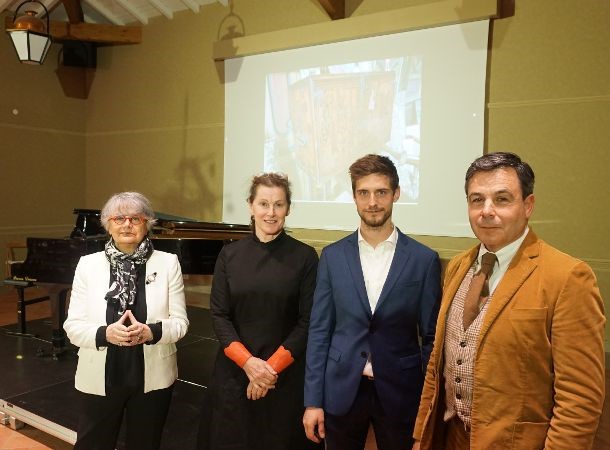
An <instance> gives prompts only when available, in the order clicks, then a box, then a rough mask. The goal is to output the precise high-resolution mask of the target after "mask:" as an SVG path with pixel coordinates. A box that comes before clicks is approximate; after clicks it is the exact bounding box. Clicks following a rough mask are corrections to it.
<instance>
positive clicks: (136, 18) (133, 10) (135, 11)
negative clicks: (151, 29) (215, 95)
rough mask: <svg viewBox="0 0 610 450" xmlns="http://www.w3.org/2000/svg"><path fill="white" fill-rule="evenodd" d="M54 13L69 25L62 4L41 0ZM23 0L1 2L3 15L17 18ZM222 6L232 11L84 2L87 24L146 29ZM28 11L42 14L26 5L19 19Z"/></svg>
mask: <svg viewBox="0 0 610 450" xmlns="http://www.w3.org/2000/svg"><path fill="white" fill-rule="evenodd" d="M40 1H41V2H42V3H43V4H44V5H45V7H46V8H47V10H49V12H50V15H49V16H50V18H51V20H58V21H64V22H67V21H68V17H67V14H66V11H65V9H64V7H63V4H62V2H61V1H60V0H40ZM21 3H22V0H0V13H2V12H5V11H10V12H11V14H14V12H15V9H17V8H18V7H19V5H20V4H21ZM212 3H220V4H221V5H223V6H225V7H228V6H229V0H82V2H81V5H82V8H83V13H84V16H85V20H84V21H85V22H86V23H98V24H103V23H107V24H113V25H137V24H142V25H146V24H147V23H148V21H149V20H150V19H153V18H155V17H159V16H165V17H166V18H167V19H172V18H173V17H174V14H175V13H177V12H179V11H186V10H190V11H191V12H192V13H198V12H199V10H200V8H201V6H203V5H209V4H212ZM26 9H34V10H36V11H41V10H42V8H41V7H40V6H39V5H36V3H31V4H29V5H27V4H26V5H23V6H22V7H21V9H20V10H19V15H21V13H23V12H24V11H25V10H26Z"/></svg>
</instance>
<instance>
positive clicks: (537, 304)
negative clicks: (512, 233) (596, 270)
mask: <svg viewBox="0 0 610 450" xmlns="http://www.w3.org/2000/svg"><path fill="white" fill-rule="evenodd" d="M478 250H479V248H478V246H477V247H474V248H472V249H471V250H469V251H467V252H465V253H463V254H461V255H458V256H456V257H455V258H454V259H452V260H451V262H450V263H449V265H448V267H447V271H446V274H445V282H444V290H443V300H442V304H441V309H440V313H439V317H438V322H437V328H436V337H435V345H434V350H433V352H432V355H431V357H430V363H429V364H428V369H427V373H426V380H425V384H424V389H423V393H422V398H421V403H420V408H419V414H418V417H417V422H416V425H415V431H414V436H415V438H416V439H418V440H421V449H422V450H424V449H439V450H440V449H443V448H444V422H443V419H442V417H443V412H444V409H445V401H444V379H443V364H444V362H443V353H444V350H443V344H444V339H445V323H446V320H447V313H448V311H449V306H450V304H451V301H452V300H453V297H454V296H455V293H456V291H457V289H458V287H459V285H460V283H461V281H462V279H463V278H464V276H465V274H466V272H467V271H468V269H469V268H470V266H471V264H472V262H473V261H474V258H475V257H476V256H477V253H478ZM604 323H605V317H604V304H603V301H602V299H601V296H600V293H599V289H598V287H597V282H596V279H595V275H594V274H593V271H592V270H591V268H590V267H589V266H588V265H587V264H585V263H584V262H582V261H579V260H577V259H575V258H572V257H571V256H568V255H566V254H564V253H561V252H560V251H558V250H557V249H555V248H553V247H551V246H549V245H548V244H546V243H545V242H543V241H542V240H539V239H538V238H537V236H536V235H535V234H534V233H533V231H531V230H530V232H529V233H528V235H527V237H526V238H525V240H524V242H523V244H522V245H521V247H520V248H519V250H518V251H517V254H516V255H515V257H514V258H513V260H512V261H511V263H510V266H509V268H508V271H507V272H506V274H505V275H504V277H503V279H502V280H501V282H500V284H499V285H498V287H497V288H496V290H495V292H494V296H493V300H492V303H491V304H490V305H489V309H488V310H487V314H486V316H485V318H484V322H483V324H482V327H481V332H480V335H479V339H478V342H477V353H476V359H475V370H474V391H473V405H472V428H471V440H470V442H471V445H470V448H471V449H473V450H491V449H502V450H507V449H522V450H536V449H547V450H556V449H567V450H586V449H589V448H591V445H592V443H593V439H594V437H595V432H596V429H597V425H598V422H599V417H600V414H601V411H602V405H603V402H604Z"/></svg>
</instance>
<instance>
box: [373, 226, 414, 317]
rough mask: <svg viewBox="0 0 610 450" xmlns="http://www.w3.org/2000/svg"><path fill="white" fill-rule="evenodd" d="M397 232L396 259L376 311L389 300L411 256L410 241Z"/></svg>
mask: <svg viewBox="0 0 610 450" xmlns="http://www.w3.org/2000/svg"><path fill="white" fill-rule="evenodd" d="M396 231H397V233H398V240H397V242H396V250H395V251H394V257H393V258H392V263H391V264H390V271H389V272H388V277H387V278H386V280H385V283H384V284H383V288H382V289H381V294H380V295H379V300H378V301H377V307H376V308H375V311H377V310H378V309H379V308H380V307H381V305H382V303H383V301H384V300H385V299H386V298H387V296H388V293H389V292H391V291H392V288H393V287H394V285H395V284H396V281H397V280H398V278H399V277H400V274H401V273H402V271H403V270H404V269H405V267H406V265H407V264H408V262H409V258H410V255H409V252H408V251H407V247H408V244H409V241H408V239H407V238H406V236H404V235H403V234H402V233H401V232H400V230H398V229H397V230H396Z"/></svg>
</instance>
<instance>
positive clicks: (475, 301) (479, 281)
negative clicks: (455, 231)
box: [462, 252, 498, 330]
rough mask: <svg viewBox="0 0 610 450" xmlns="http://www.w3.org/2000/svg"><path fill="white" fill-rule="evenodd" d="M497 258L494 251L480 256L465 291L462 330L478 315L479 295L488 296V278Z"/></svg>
mask: <svg viewBox="0 0 610 450" xmlns="http://www.w3.org/2000/svg"><path fill="white" fill-rule="evenodd" d="M497 259H498V258H497V257H496V255H495V253H490V252H487V253H485V254H483V256H482V257H481V268H480V269H479V271H478V272H477V273H475V274H474V276H473V277H472V281H471V282H470V287H469V288H468V292H467V293H466V299H465V300H464V314H463V317H462V319H463V324H464V330H467V329H468V327H469V326H470V324H471V323H472V322H473V321H474V319H476V318H477V316H478V315H479V305H480V304H481V297H487V296H489V283H488V279H489V276H490V275H491V272H492V271H493V269H494V264H495V263H496V260H497Z"/></svg>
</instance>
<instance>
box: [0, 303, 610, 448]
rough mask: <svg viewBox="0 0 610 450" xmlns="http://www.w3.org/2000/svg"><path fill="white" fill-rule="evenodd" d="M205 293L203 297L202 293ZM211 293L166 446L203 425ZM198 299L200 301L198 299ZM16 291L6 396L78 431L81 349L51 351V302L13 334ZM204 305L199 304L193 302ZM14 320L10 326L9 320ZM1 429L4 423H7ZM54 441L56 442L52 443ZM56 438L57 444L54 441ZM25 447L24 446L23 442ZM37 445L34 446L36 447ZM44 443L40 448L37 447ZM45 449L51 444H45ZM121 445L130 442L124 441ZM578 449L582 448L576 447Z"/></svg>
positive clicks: (2, 344) (604, 428)
mask: <svg viewBox="0 0 610 450" xmlns="http://www.w3.org/2000/svg"><path fill="white" fill-rule="evenodd" d="M199 297H201V298H199ZM206 297H207V296H206V295H200V296H197V295H195V296H193V295H191V296H190V298H191V302H190V304H191V306H189V307H188V315H189V320H190V322H191V324H190V327H189V332H188V334H187V335H186V336H185V337H184V339H182V340H181V341H180V342H179V343H178V348H179V351H178V367H179V380H178V382H177V383H176V388H175V390H174V393H173V399H172V404H171V407H170V413H169V418H168V423H167V426H166V427H165V430H164V437H163V443H162V448H163V449H164V450H173V449H180V450H182V449H189V448H195V440H196V435H197V429H198V427H199V417H200V414H199V410H200V407H201V405H202V404H203V402H204V397H205V390H206V388H205V386H206V385H207V383H208V381H209V378H210V375H211V371H212V366H213V361H214V355H215V353H216V351H217V348H218V343H217V341H216V339H215V337H214V333H213V331H212V326H211V321H210V316H209V310H208V309H207V308H205V307H201V306H207V304H205V303H206V302H207V300H206ZM193 300H194V301H193ZM15 301H16V298H14V296H13V295H11V294H9V295H0V367H1V373H2V378H1V380H0V399H2V400H5V401H10V402H11V403H13V404H15V405H16V406H19V407H21V408H23V409H25V410H27V411H30V412H32V413H34V414H37V415H40V416H42V417H44V418H46V419H49V420H51V421H53V422H55V423H57V424H59V425H62V426H64V427H66V428H69V429H72V430H75V429H76V423H77V419H78V418H77V413H76V410H75V408H73V405H75V397H76V391H75V390H74V388H73V383H74V372H75V370H76V355H75V350H76V349H75V348H71V349H70V351H68V352H67V353H66V354H65V355H63V357H62V358H60V359H59V360H53V359H52V358H51V357H50V353H51V344H50V337H51V325H50V323H49V321H48V319H40V317H43V318H44V317H47V316H48V305H47V306H45V303H42V304H36V305H31V306H28V323H27V326H28V330H27V331H28V332H29V333H32V334H35V335H38V336H39V338H37V339H36V338H24V337H16V336H11V335H8V334H7V332H10V331H16V325H15V324H14V322H15V321H16V315H15ZM195 304H196V305H198V306H193V305H195ZM6 324H9V325H6ZM606 360H607V361H606V367H607V369H606V391H607V392H610V355H609V354H608V353H607V354H606ZM608 398H609V396H606V401H605V404H604V413H603V415H602V419H601V422H600V425H599V428H598V431H597V436H596V440H595V444H594V447H593V450H610V401H609V400H608ZM0 428H4V427H1V426H0ZM46 439H47V441H45V442H46V445H48V446H49V447H48V448H53V449H65V448H70V446H69V445H67V444H64V443H62V442H60V441H59V440H57V439H56V438H54V437H52V436H51V437H48V436H47V438H46ZM48 442H51V444H49V443H48ZM53 442H55V444H53ZM20 448H21V447H20ZM32 448H33V447H32ZM36 448H38V447H36ZM41 448H45V447H41ZM118 448H119V449H123V448H124V445H123V442H122V440H121V442H119V446H118ZM366 448H367V449H368V450H376V448H377V447H376V445H375V443H374V438H373V437H372V436H371V437H370V438H369V440H368V441H367V445H366ZM574 450H578V449H574Z"/></svg>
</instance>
